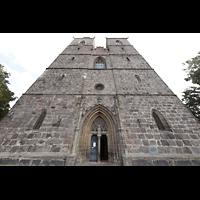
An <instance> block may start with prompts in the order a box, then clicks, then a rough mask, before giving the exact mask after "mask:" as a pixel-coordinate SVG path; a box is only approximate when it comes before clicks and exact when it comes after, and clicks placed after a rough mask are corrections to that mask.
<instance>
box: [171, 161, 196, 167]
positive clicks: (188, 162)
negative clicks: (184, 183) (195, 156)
mask: <svg viewBox="0 0 200 200" xmlns="http://www.w3.org/2000/svg"><path fill="white" fill-rule="evenodd" d="M174 164H175V166H192V165H193V164H192V162H191V161H190V160H176V161H174Z"/></svg>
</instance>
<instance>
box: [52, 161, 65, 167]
mask: <svg viewBox="0 0 200 200" xmlns="http://www.w3.org/2000/svg"><path fill="white" fill-rule="evenodd" d="M49 165H50V166H63V165H64V162H63V160H62V161H61V160H51V162H50V164H49Z"/></svg>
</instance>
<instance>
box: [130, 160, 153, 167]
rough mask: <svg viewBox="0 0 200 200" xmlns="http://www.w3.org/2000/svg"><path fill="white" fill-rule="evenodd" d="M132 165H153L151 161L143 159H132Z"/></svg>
mask: <svg viewBox="0 0 200 200" xmlns="http://www.w3.org/2000/svg"><path fill="white" fill-rule="evenodd" d="M132 166H153V165H152V163H150V162H149V161H147V160H145V159H137V160H132Z"/></svg>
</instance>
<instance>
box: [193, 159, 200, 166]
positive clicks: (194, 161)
mask: <svg viewBox="0 0 200 200" xmlns="http://www.w3.org/2000/svg"><path fill="white" fill-rule="evenodd" d="M191 162H192V163H193V165H194V166H200V160H191Z"/></svg>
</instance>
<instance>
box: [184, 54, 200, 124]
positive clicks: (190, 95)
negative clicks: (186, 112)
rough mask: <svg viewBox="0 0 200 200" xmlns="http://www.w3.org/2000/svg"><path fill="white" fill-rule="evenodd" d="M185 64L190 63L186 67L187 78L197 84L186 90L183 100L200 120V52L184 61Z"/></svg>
mask: <svg viewBox="0 0 200 200" xmlns="http://www.w3.org/2000/svg"><path fill="white" fill-rule="evenodd" d="M185 64H187V65H188V66H187V68H186V69H184V71H186V73H187V77H186V78H185V80H186V81H192V83H193V84H196V85H194V86H191V87H189V88H187V89H185V90H184V92H183V99H182V101H183V102H184V103H185V105H186V106H187V107H188V108H189V109H190V110H191V112H192V113H193V114H194V115H195V116H196V117H197V118H198V120H199V121H200V52H199V53H198V55H197V56H196V57H194V58H192V59H190V60H187V61H186V62H185V63H183V65H185Z"/></svg>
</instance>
